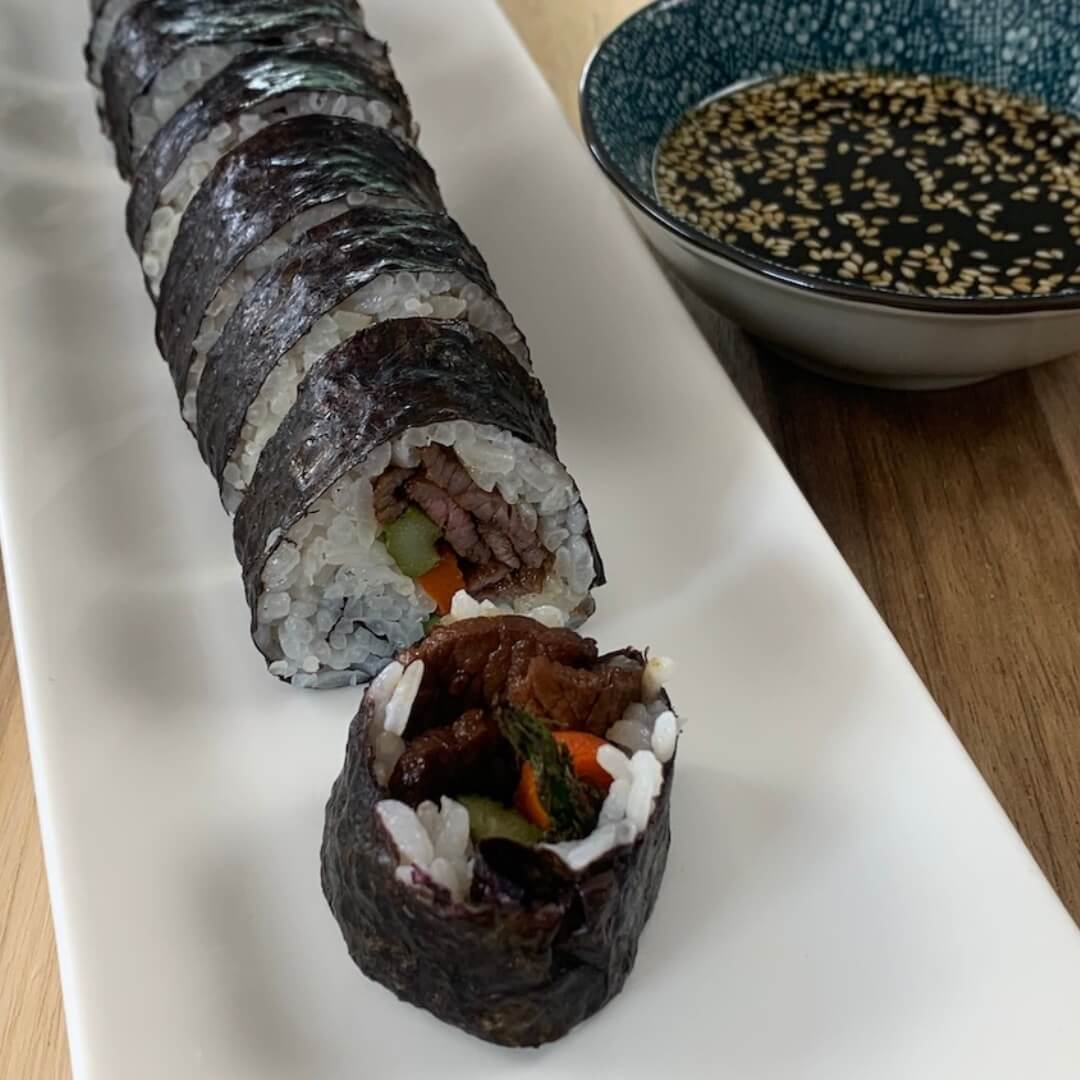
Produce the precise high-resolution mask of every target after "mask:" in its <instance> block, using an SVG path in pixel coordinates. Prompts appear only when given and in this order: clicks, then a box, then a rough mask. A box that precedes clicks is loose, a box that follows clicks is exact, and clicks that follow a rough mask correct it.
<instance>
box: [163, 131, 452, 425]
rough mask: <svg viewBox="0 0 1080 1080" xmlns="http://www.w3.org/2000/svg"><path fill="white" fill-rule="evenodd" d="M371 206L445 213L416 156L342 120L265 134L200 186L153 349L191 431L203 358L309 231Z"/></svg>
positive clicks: (387, 137)
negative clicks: (262, 281) (252, 290)
mask: <svg viewBox="0 0 1080 1080" xmlns="http://www.w3.org/2000/svg"><path fill="white" fill-rule="evenodd" d="M371 205H379V206H426V207H429V208H432V209H436V210H442V209H443V202H442V197H441V196H440V194H439V189H438V185H437V183H436V181H435V175H434V173H433V172H432V171H431V168H430V166H429V165H428V164H427V162H426V161H425V160H424V159H423V158H422V157H421V156H420V155H419V153H417V151H416V150H415V149H413V147H411V146H410V145H409V144H408V143H405V142H402V141H401V140H400V139H397V138H395V137H394V136H393V135H391V134H390V133H389V132H387V131H384V130H382V129H380V128H377V127H374V126H372V125H371V124H366V123H360V122H358V121H355V120H349V119H345V118H342V117H328V116H303V117H295V118H293V119H290V120H283V121H281V122H280V123H277V124H274V125H272V126H271V127H267V128H263V130H262V131H259V132H257V133H256V134H255V135H253V136H252V137H251V138H250V139H248V140H247V141H246V142H243V143H241V144H240V146H238V147H237V148H236V149H235V150H233V151H232V152H231V153H229V154H227V155H226V156H225V157H224V158H223V159H222V160H221V161H220V162H219V163H218V164H217V166H216V167H215V169H214V171H213V172H212V173H211V174H210V176H208V177H207V178H206V179H205V180H204V181H203V183H202V184H201V185H200V187H199V189H198V191H197V192H196V194H195V197H194V198H193V199H192V200H191V203H190V204H189V205H188V207H187V209H186V211H185V212H184V215H183V217H182V218H181V221H180V227H179V230H178V231H177V235H176V240H175V241H174V243H173V245H172V254H171V256H170V259H169V264H168V267H167V268H166V271H165V276H164V278H163V279H162V283H161V293H160V297H159V301H158V317H157V339H158V346H159V348H160V349H161V353H162V356H164V357H165V360H166V362H167V363H168V365H169V369H170V371H171V372H172V376H173V380H174V383H175V385H176V390H177V393H178V395H179V397H180V400H181V403H182V410H183V415H184V419H185V420H186V421H187V422H188V424H189V425H190V426H191V427H192V429H194V428H195V425H196V423H197V419H198V416H197V400H198V399H197V394H198V388H199V380H200V379H201V377H202V371H203V368H204V367H205V364H206V357H207V355H208V354H209V352H210V350H211V349H212V348H213V346H214V344H215V342H216V341H217V339H218V337H219V336H220V334H221V331H222V330H223V329H224V327H225V325H226V323H227V322H228V321H229V318H230V317H231V315H232V313H233V311H234V310H235V309H236V306H237V304H238V303H239V302H240V301H241V300H242V299H243V297H244V296H245V295H246V294H247V292H248V290H249V289H250V288H251V287H252V285H254V284H255V282H256V281H258V279H259V278H260V277H261V276H262V275H263V273H265V272H266V270H267V269H269V268H270V267H271V266H272V265H273V264H274V263H275V262H276V261H277V260H278V259H279V258H280V257H281V256H282V255H284V254H285V253H286V252H287V251H288V250H289V248H290V247H291V246H292V245H293V244H294V243H295V242H296V241H297V240H298V239H299V238H300V237H301V236H303V235H304V233H306V232H307V231H308V230H309V229H311V228H313V227H314V226H316V225H319V224H322V223H323V222H325V221H329V220H331V219H332V218H335V217H338V216H339V215H340V214H343V213H345V212H346V211H347V210H348V209H349V208H350V207H355V206H371Z"/></svg>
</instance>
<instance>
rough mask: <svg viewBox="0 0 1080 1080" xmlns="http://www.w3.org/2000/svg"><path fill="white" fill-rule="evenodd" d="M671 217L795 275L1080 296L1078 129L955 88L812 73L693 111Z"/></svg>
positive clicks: (1012, 98) (1042, 111)
mask: <svg viewBox="0 0 1080 1080" xmlns="http://www.w3.org/2000/svg"><path fill="white" fill-rule="evenodd" d="M656 189H657V194H658V197H659V200H660V203H661V205H662V206H663V207H664V208H665V209H666V210H667V211H668V212H669V213H671V214H672V215H674V216H675V217H677V218H680V219H682V220H683V221H686V222H688V223H689V224H690V225H693V226H694V227H695V228H696V229H698V230H699V231H700V232H702V233H704V234H705V235H707V236H709V237H712V238H713V239H715V240H720V241H723V242H724V243H726V244H729V245H731V246H733V247H736V248H738V249H739V250H740V251H743V252H745V253H746V254H748V255H752V256H755V257H757V258H758V259H762V260H767V261H769V262H771V263H774V264H776V265H778V266H780V267H783V268H785V269H787V270H796V271H798V272H800V273H802V274H810V275H815V276H816V277H818V278H824V279H828V280H830V281H834V282H837V283H841V284H846V285H861V286H864V287H869V288H873V289H879V290H887V291H893V292H899V293H906V294H909V295H924V296H933V297H953V298H977V299H1003V298H1009V297H1024V296H1032V295H1039V296H1046V295H1049V294H1060V293H1080V261H1078V250H1080V249H1078V247H1077V245H1078V242H1080V209H1078V207H1080V120H1078V119H1077V118H1076V117H1073V116H1069V115H1067V114H1065V113H1060V112H1053V111H1051V110H1049V109H1048V108H1047V107H1046V106H1044V105H1042V104H1040V103H1038V102H1036V101H1032V100H1029V99H1027V98H1023V97H1019V96H1016V95H1013V94H1008V93H1005V92H1002V91H1000V90H994V89H992V88H989V87H985V86H978V85H975V84H973V83H968V82H964V81H962V80H959V79H952V78H948V79H946V78H930V77H929V76H898V75H879V74H871V73H847V72H834V73H822V72H811V73H807V74H801V75H789V76H784V77H782V78H776V79H769V80H766V81H763V82H758V83H754V84H752V85H750V86H746V87H743V88H739V89H736V90H733V91H731V92H730V93H727V94H724V95H722V96H720V97H717V98H714V99H712V100H711V101H708V102H705V103H704V104H702V105H699V106H697V107H696V108H694V109H691V110H690V111H689V112H687V113H686V115H685V116H684V117H683V118H682V119H681V120H680V121H679V122H678V124H676V126H675V128H674V129H673V130H672V131H671V133H670V134H669V135H668V137H667V138H666V139H665V140H664V142H663V143H662V145H661V147H660V151H659V153H658V156H657V160H656Z"/></svg>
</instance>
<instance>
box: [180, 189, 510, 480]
mask: <svg viewBox="0 0 1080 1080" xmlns="http://www.w3.org/2000/svg"><path fill="white" fill-rule="evenodd" d="M406 270H407V271H411V272H412V273H414V274H421V273H423V272H424V271H431V272H432V273H436V274H449V273H454V272H457V273H460V274H462V275H464V277H466V278H467V279H469V280H470V281H473V282H475V283H476V284H477V285H479V286H480V287H481V288H483V289H485V290H486V291H487V292H489V293H491V295H492V296H494V295H496V293H495V285H494V283H493V282H492V280H491V277H490V275H489V274H488V269H487V265H486V263H485V262H484V259H483V257H482V256H481V254H480V253H479V252H478V251H477V250H476V248H474V247H473V246H472V244H470V243H469V241H468V240H467V239H466V238H465V235H464V233H462V231H461V230H460V229H459V228H458V226H457V225H456V224H455V222H454V221H453V220H452V219H451V218H450V217H448V216H447V215H446V214H444V213H440V212H437V211H433V210H427V209H417V208H412V207H393V208H386V207H359V208H357V209H355V210H351V211H349V212H348V213H347V214H343V215H342V216H341V217H337V218H334V219H333V220H331V221H328V222H326V223H325V224H323V225H319V226H316V228H314V229H312V230H311V231H310V232H309V233H307V234H306V235H305V236H303V237H302V238H301V239H300V240H298V241H297V242H296V243H295V244H294V245H293V247H292V250H291V251H290V252H289V254H288V255H286V256H284V257H283V258H282V259H280V260H279V261H278V263H277V264H276V265H275V266H274V267H272V268H271V269H270V270H269V271H267V273H266V274H265V275H264V276H263V277H262V279H261V280H260V281H259V282H258V284H257V285H256V286H255V287H254V288H253V289H252V290H251V291H250V292H249V293H248V294H247V296H245V297H244V299H243V300H242V301H241V302H240V305H239V307H238V308H237V309H236V311H235V313H234V314H233V316H232V318H231V319H230V320H229V322H228V324H227V326H226V327H225V330H224V332H223V333H222V335H221V338H220V339H219V340H218V342H217V344H216V345H215V346H214V348H213V349H212V350H211V352H210V355H209V357H208V358H207V362H206V368H205V369H204V371H203V375H202V378H201V379H200V381H199V398H198V432H197V434H198V439H199V448H200V450H201V451H202V455H203V458H204V459H205V460H206V463H207V464H208V465H209V466H210V469H211V471H212V472H213V474H214V476H215V477H216V478H217V480H218V484H219V485H220V483H221V476H222V473H223V472H224V469H225V466H226V465H227V464H228V462H229V459H230V458H231V457H232V454H233V451H234V449H235V447H236V442H237V439H238V438H239V436H240V429H241V428H242V427H243V424H244V417H245V415H246V413H247V410H248V406H249V405H250V404H251V403H252V402H253V401H254V400H255V398H256V396H257V395H258V392H259V390H260V388H261V387H262V384H263V383H264V382H265V381H266V378H267V376H268V375H269V374H270V372H271V371H273V370H274V368H275V367H276V366H277V364H278V363H279V362H280V360H281V358H282V357H283V356H284V355H285V353H287V352H288V351H289V349H291V348H292V347H293V346H294V345H295V344H296V342H297V341H299V340H300V338H302V337H303V336H304V335H305V334H306V333H307V332H308V331H309V330H310V329H311V326H312V324H313V323H314V322H315V321H316V320H317V319H318V318H319V317H320V316H321V315H323V314H325V313H326V312H328V311H330V310H332V309H333V308H335V307H337V305H338V304H340V303H341V302H342V301H343V300H345V299H346V298H347V297H348V296H350V295H351V294H352V293H354V292H356V290H357V289H359V288H361V287H362V286H364V285H366V284H367V283H368V282H370V281H372V280H374V279H375V278H376V277H378V276H379V275H381V274H386V273H399V272H401V271H406Z"/></svg>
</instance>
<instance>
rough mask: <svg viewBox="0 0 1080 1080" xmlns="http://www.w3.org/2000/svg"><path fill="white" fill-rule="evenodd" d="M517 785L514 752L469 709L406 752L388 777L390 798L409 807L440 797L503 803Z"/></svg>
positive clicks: (486, 716)
mask: <svg viewBox="0 0 1080 1080" xmlns="http://www.w3.org/2000/svg"><path fill="white" fill-rule="evenodd" d="M516 779H517V775H516V769H515V767H514V754H513V751H512V749H511V748H510V744H509V743H508V742H507V741H506V740H505V739H504V738H503V737H502V734H501V733H500V731H499V725H498V722H497V721H496V720H495V717H494V716H492V715H491V714H490V713H486V712H484V710H483V709H469V710H468V711H467V712H465V713H462V715H461V716H460V717H458V719H457V720H455V721H454V722H453V723H452V724H448V725H447V726H445V727H439V728H432V729H431V730H430V731H425V732H424V733H423V734H422V735H418V736H417V737H416V738H415V739H413V741H412V742H411V743H409V744H408V746H406V747H405V750H404V752H403V753H402V755H401V757H400V758H399V759H398V763H397V765H396V767H395V768H394V772H393V774H392V775H391V777H390V794H391V796H392V797H393V798H395V799H400V800H401V801H402V802H404V803H408V804H409V805H410V806H416V805H418V804H419V803H421V802H423V801H424V800H425V799H431V800H433V801H435V802H438V801H439V798H440V796H442V795H450V796H453V795H462V794H470V793H472V794H480V795H489V796H491V797H493V798H497V799H507V798H509V797H510V795H511V793H512V792H513V790H514V783H515V781H516Z"/></svg>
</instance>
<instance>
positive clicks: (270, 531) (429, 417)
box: [233, 319, 604, 650]
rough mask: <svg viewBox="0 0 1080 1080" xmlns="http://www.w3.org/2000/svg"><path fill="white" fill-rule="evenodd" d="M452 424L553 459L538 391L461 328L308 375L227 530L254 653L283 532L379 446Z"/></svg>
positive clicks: (492, 343)
mask: <svg viewBox="0 0 1080 1080" xmlns="http://www.w3.org/2000/svg"><path fill="white" fill-rule="evenodd" d="M450 420H467V421H469V422H471V423H473V424H491V425H493V426H495V427H497V428H500V429H502V430H504V431H509V432H510V433H511V434H513V435H516V436H517V437H518V438H519V439H521V440H522V441H524V442H526V443H531V444H532V445H534V446H536V447H539V448H540V449H541V450H543V451H544V452H545V453H547V454H549V455H550V456H551V457H553V458H557V456H558V455H557V453H556V448H555V425H554V422H553V421H552V419H551V413H550V411H549V409H548V403H547V398H546V396H545V394H544V391H543V388H542V387H541V385H540V383H539V382H538V381H537V379H536V378H535V377H533V376H532V375H530V374H529V373H528V372H527V371H526V370H525V369H524V368H523V367H522V366H521V364H520V363H518V361H517V360H516V359H515V358H514V356H513V355H512V354H511V353H510V352H509V351H508V350H507V348H506V346H504V345H503V343H502V342H501V341H499V339H498V338H496V337H495V336H494V335H492V334H489V333H487V332H486V331H484V330H477V329H476V328H475V327H473V326H471V325H470V324H468V323H465V322H458V321H453V320H439V319H391V320H388V321H387V322H383V323H379V324H377V325H375V326H372V327H369V328H368V329H367V330H363V331H361V332H360V333H359V334H356V335H355V336H354V337H352V338H350V339H349V340H348V341H345V342H343V343H342V344H341V345H339V346H338V347H337V348H336V349H334V350H332V351H331V352H329V353H328V354H327V355H326V356H325V357H323V358H322V360H320V361H319V362H318V363H317V364H316V365H315V367H314V368H313V369H312V370H311V371H310V372H309V373H308V376H307V378H306V379H305V380H304V382H303V383H302V384H301V386H300V392H299V396H298V397H297V400H296V403H295V404H294V405H293V407H292V409H291V410H290V411H289V413H288V414H287V415H286V417H285V419H284V421H283V422H282V424H281V427H279V428H278V430H277V432H276V433H275V435H274V437H273V438H272V439H271V440H270V442H269V443H268V444H267V445H266V448H265V449H264V450H263V452H262V454H261V455H260V457H259V464H258V466H257V468H256V470H255V476H254V477H253V478H252V481H251V485H250V487H249V488H248V491H247V494H246V496H245V497H244V500H243V502H242V503H241V504H240V508H239V510H238V511H237V514H236V518H235V520H234V522H233V544H234V546H235V548H236V555H237V558H238V559H239V560H240V566H241V568H242V570H243V574H244V588H245V592H246V594H247V601H248V605H249V607H250V610H251V632H252V638H253V639H254V641H255V644H256V645H257V646H259V648H260V650H261V649H262V647H263V643H262V642H261V641H260V640H259V638H258V635H257V629H258V622H257V614H256V612H257V605H258V600H259V595H260V593H261V591H262V571H263V567H264V565H265V564H266V560H267V559H268V558H269V557H270V555H271V554H272V553H273V552H274V550H275V549H276V547H277V545H278V544H279V543H280V542H281V539H282V538H284V536H285V534H286V533H287V532H288V531H289V529H290V528H291V527H292V526H293V525H294V524H295V523H296V522H297V521H299V520H300V518H302V517H303V516H304V514H305V513H306V512H307V510H308V508H309V507H310V506H311V504H312V503H313V502H314V501H315V500H316V499H317V498H318V497H319V496H320V495H322V494H323V493H324V492H325V491H327V490H328V489H329V488H330V487H331V485H333V484H334V483H336V481H337V480H339V479H340V478H341V477H342V476H344V475H345V474H346V473H347V472H349V470H350V469H353V468H355V467H356V466H357V465H359V464H360V463H361V462H362V461H363V460H364V458H366V457H367V455H368V454H369V453H371V451H372V450H374V449H375V448H376V447H377V446H380V445H382V444H383V443H385V442H387V441H389V440H390V439H393V438H395V437H396V436H398V435H400V434H401V433H402V432H403V431H405V430H406V429H408V428H413V427H423V426H425V425H428V424H436V423H439V422H441V421H450ZM585 538H586V540H587V541H588V543H589V545H590V546H591V547H592V550H593V559H594V564H595V566H596V576H595V578H594V580H593V586H594V587H595V586H598V585H602V584H603V583H604V570H603V565H602V563H601V561H600V555H599V552H598V551H597V550H596V544H595V542H594V540H593V536H592V531H591V529H590V530H588V531H587V532H586V534H585Z"/></svg>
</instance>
